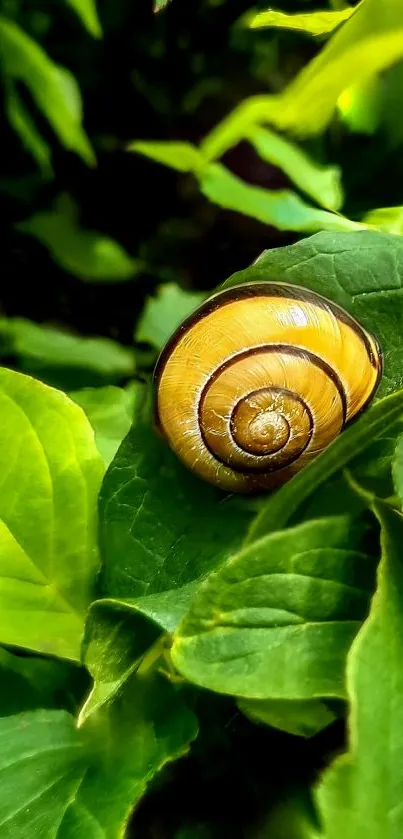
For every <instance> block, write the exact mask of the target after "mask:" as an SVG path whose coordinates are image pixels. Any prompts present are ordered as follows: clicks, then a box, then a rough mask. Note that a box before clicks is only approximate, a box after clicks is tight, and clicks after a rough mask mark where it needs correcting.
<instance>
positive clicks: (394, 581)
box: [318, 506, 403, 839]
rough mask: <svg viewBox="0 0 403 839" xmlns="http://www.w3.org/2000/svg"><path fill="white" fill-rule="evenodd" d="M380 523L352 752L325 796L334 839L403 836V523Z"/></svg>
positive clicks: (354, 656) (355, 660) (362, 637)
mask: <svg viewBox="0 0 403 839" xmlns="http://www.w3.org/2000/svg"><path fill="white" fill-rule="evenodd" d="M378 515H379V517H380V521H381V525H382V561H381V564H380V566H379V575H378V589H377V592H376V595H375V597H374V600H373V603H372V607H371V613H370V616H369V618H368V620H367V621H366V622H365V624H364V626H363V627H362V629H361V631H360V633H359V635H358V636H357V638H356V640H355V642H354V644H353V646H352V648H351V651H350V654H349V657H348V672H347V682H348V692H349V698H350V702H351V711H350V749H349V751H348V753H347V754H346V755H344V756H343V757H341V758H338V759H337V760H336V761H335V763H334V765H333V766H332V767H331V768H330V769H329V770H328V771H327V772H326V773H325V775H324V778H323V780H322V782H321V784H320V786H319V789H318V803H319V807H320V811H321V816H322V820H323V825H324V834H325V836H326V839H339V837H340V835H343V836H344V837H345V839H357V836H361V835H364V833H365V837H366V839H379V837H380V836H388V837H391V839H392V837H396V839H397V837H399V836H401V835H402V831H403V809H402V796H401V784H402V766H403V753H402V743H403V705H402V702H401V696H402V691H403V674H402V667H401V658H402V656H401V638H402V632H403V601H402V596H403V566H402V557H401V544H402V539H403V519H402V517H401V515H400V514H398V513H396V512H394V511H392V510H390V509H388V508H387V507H385V506H379V507H378Z"/></svg>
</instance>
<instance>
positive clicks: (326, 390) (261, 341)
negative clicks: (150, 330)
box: [154, 282, 382, 492]
mask: <svg viewBox="0 0 403 839" xmlns="http://www.w3.org/2000/svg"><path fill="white" fill-rule="evenodd" d="M381 375H382V354H381V351H380V348H379V346H378V343H377V341H376V339H375V338H374V337H373V336H372V335H370V334H369V333H368V332H367V331H366V330H365V329H364V328H363V327H362V326H361V325H360V324H359V323H358V322H357V321H356V320H355V319H354V318H353V317H352V316H351V315H349V314H348V313H347V312H345V311H344V310H343V309H342V308H340V307H339V306H337V305H336V304H334V303H332V302H330V301H329V300H327V299H326V298H324V297H322V296H321V295H319V294H316V293H314V292H312V291H309V290H308V289H305V288H302V287H300V286H292V285H288V284H286V283H272V282H267V283H247V284H245V285H239V286H235V287H233V288H230V289H226V290H224V291H221V292H218V293H217V294H215V295H213V297H211V298H210V299H209V300H207V301H206V302H205V303H203V304H202V305H201V306H200V307H199V309H197V310H196V312H194V313H193V314H192V315H191V316H190V317H188V318H187V319H186V320H185V321H184V322H183V323H182V324H181V326H180V327H179V328H178V329H177V331H176V332H175V333H174V335H173V336H172V337H171V338H170V340H169V341H168V343H167V344H166V346H165V347H164V349H163V350H162V353H161V355H160V358H159V360H158V362H157V366H156V369H155V373H154V381H155V386H156V415H157V422H158V425H159V428H160V430H161V431H162V433H163V435H164V436H165V437H166V439H167V441H168V443H169V445H170V446H171V448H172V449H173V450H174V451H175V452H176V454H177V455H178V457H179V458H180V460H181V461H182V462H183V463H184V464H185V465H186V466H188V467H189V468H190V469H191V470H192V471H194V472H195V473H196V474H197V475H199V476H200V477H201V478H204V479H205V480H206V481H209V482H210V483H212V484H215V485H217V486H219V487H221V488H222V489H225V490H228V491H231V492H256V491H261V490H264V489H270V488H273V487H275V486H278V485H279V484H281V483H284V481H286V480H287V479H288V478H289V477H291V476H292V475H293V474H294V473H295V472H297V471H299V470H300V469H302V467H303V466H304V465H305V464H306V463H309V462H310V461H311V460H312V459H313V458H314V457H316V456H317V455H318V454H319V453H320V452H321V451H323V449H325V448H326V446H327V445H328V444H329V443H330V442H331V441H332V440H333V439H334V438H335V437H336V436H337V435H338V434H339V433H340V432H341V431H342V429H343V428H344V426H345V425H346V423H348V422H350V421H351V420H352V419H353V418H355V417H356V416H357V415H358V414H359V413H360V412H361V411H362V410H364V408H365V407H366V406H367V405H368V404H369V402H370V401H371V399H372V397H373V396H374V394H375V391H376V388H377V386H378V384H379V381H380V377H381Z"/></svg>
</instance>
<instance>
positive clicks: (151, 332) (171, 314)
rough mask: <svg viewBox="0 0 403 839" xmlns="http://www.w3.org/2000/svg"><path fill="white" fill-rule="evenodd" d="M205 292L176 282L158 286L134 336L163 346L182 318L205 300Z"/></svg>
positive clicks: (157, 345)
mask: <svg viewBox="0 0 403 839" xmlns="http://www.w3.org/2000/svg"><path fill="white" fill-rule="evenodd" d="M205 296H206V295H205V294H203V293H202V292H198V291H185V289H183V288H180V286H178V285H176V283H166V284H165V285H162V286H159V288H158V289H157V295H156V297H149V298H148V300H147V301H146V304H145V306H144V309H143V311H142V313H141V315H140V318H139V321H138V323H137V326H136V331H135V335H134V337H135V340H136V341H144V342H145V343H147V344H152V346H154V347H156V348H157V349H158V350H160V349H162V347H163V346H164V344H165V343H166V341H167V340H168V338H170V336H171V335H172V333H173V332H174V331H175V329H176V328H177V327H178V326H179V325H180V324H181V323H182V321H183V320H184V319H185V318H186V317H187V316H188V315H190V314H191V313H192V312H193V311H194V310H195V309H196V308H197V306H199V305H200V303H201V302H202V301H203V300H204V298H205Z"/></svg>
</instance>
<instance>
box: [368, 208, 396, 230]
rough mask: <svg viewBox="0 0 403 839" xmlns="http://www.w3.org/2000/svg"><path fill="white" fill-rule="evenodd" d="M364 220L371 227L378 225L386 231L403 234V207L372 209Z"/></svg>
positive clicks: (379, 228)
mask: <svg viewBox="0 0 403 839" xmlns="http://www.w3.org/2000/svg"><path fill="white" fill-rule="evenodd" d="M363 222H364V223H365V224H368V225H369V226H371V227H377V228H378V230H383V231H384V232H385V233H395V234H397V235H400V236H402V235H403V207H379V209H377V210H370V211H369V213H367V214H366V215H365V216H364V218H363Z"/></svg>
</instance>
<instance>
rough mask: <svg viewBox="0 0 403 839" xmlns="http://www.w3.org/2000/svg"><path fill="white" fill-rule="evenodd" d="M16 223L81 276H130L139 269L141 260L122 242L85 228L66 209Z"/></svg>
mask: <svg viewBox="0 0 403 839" xmlns="http://www.w3.org/2000/svg"><path fill="white" fill-rule="evenodd" d="M17 226H18V229H19V230H21V231H22V232H23V233H28V234H29V235H30V236H35V238H36V239H39V241H40V242H42V244H43V245H45V247H46V248H48V250H49V251H50V253H51V254H52V256H53V259H54V260H55V262H57V263H58V264H59V265H60V266H61V267H62V268H64V270H65V271H69V272H70V273H71V274H74V276H76V277H80V279H82V280H91V281H95V282H101V281H103V282H112V281H114V280H129V279H131V277H133V276H134V274H136V273H137V271H138V270H139V267H140V265H139V263H138V262H137V261H136V260H135V259H132V257H130V256H129V255H128V254H127V253H126V251H125V250H124V248H122V246H121V245H120V244H119V242H115V241H114V239H109V238H108V237H107V236H104V235H103V234H101V233H97V232H96V231H93V230H84V229H82V228H81V227H79V226H78V225H77V224H76V223H75V221H74V220H73V219H70V218H69V217H68V216H67V215H64V214H63V213H59V212H41V213H36V215H34V216H32V217H31V218H30V219H27V220H26V221H23V222H20V223H19V224H18V225H17Z"/></svg>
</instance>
